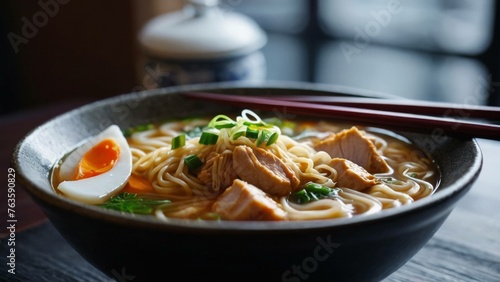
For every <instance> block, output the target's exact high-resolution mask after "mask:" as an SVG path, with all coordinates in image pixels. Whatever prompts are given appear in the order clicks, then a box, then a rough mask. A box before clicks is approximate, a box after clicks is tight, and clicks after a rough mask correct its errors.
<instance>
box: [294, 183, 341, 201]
mask: <svg viewBox="0 0 500 282" xmlns="http://www.w3.org/2000/svg"><path fill="white" fill-rule="evenodd" d="M339 191H341V190H340V189H339V188H330V187H327V186H324V185H321V184H318V183H313V182H308V183H306V184H305V185H304V188H303V189H301V190H299V191H297V192H295V193H292V194H291V195H290V200H291V201H292V202H294V203H297V204H306V203H309V202H312V201H317V200H319V199H326V198H330V199H331V198H336V197H338V196H339Z"/></svg>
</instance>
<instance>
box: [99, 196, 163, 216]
mask: <svg viewBox="0 0 500 282" xmlns="http://www.w3.org/2000/svg"><path fill="white" fill-rule="evenodd" d="M168 203H170V201H169V200H152V199H145V198H138V197H137V194H133V193H127V192H124V193H120V194H118V195H116V196H114V197H111V198H110V199H109V200H108V201H107V202H106V203H104V204H102V205H101V206H102V207H103V208H106V209H112V210H117V211H122V212H128V213H133V214H151V213H153V211H154V209H155V208H156V207H157V206H159V205H163V204H168Z"/></svg>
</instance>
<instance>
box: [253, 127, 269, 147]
mask: <svg viewBox="0 0 500 282" xmlns="http://www.w3.org/2000/svg"><path fill="white" fill-rule="evenodd" d="M271 134H272V133H271V131H269V130H265V129H264V130H262V131H261V133H260V135H259V138H258V139H257V144H256V145H257V147H259V146H260V144H262V143H264V142H267V140H269V137H270V136H271Z"/></svg>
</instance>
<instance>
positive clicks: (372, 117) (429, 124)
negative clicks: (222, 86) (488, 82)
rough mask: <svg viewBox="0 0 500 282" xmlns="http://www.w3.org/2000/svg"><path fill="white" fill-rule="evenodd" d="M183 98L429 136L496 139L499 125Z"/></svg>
mask: <svg viewBox="0 0 500 282" xmlns="http://www.w3.org/2000/svg"><path fill="white" fill-rule="evenodd" d="M183 95H184V96H185V97H188V98H192V99H197V100H205V101H213V102H219V103H225V104H229V105H234V106H238V107H245V108H255V109H261V110H274V111H278V112H282V113H293V114H303V115H309V116H318V117H329V118H335V119H339V120H345V121H350V122H356V123H362V124H365V125H371V126H378V127H386V128H391V129H397V130H406V131H418V132H425V133H431V134H441V135H442V134H449V135H454V136H461V137H471V138H486V139H493V140H500V126H499V125H492V124H486V123H479V122H471V121H464V120H458V119H451V118H443V117H435V116H429V115H419V114H414V113H412V114H409V113H400V112H394V111H382V110H371V109H364V108H356V107H346V106H336V105H325V104H316V103H306V102H296V101H288V100H282V99H274V98H269V97H257V96H238V95H227V94H216V93H206V92H186V93H184V94H183Z"/></svg>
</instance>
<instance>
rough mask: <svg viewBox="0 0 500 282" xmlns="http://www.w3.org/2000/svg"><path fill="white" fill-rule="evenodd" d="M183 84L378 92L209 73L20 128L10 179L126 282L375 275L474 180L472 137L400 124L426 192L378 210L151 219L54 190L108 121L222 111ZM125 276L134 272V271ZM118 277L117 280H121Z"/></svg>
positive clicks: (431, 228) (402, 257)
mask: <svg viewBox="0 0 500 282" xmlns="http://www.w3.org/2000/svg"><path fill="white" fill-rule="evenodd" d="M188 90H200V91H211V92H218V93H226V94H231V93H234V94H240V95H273V94H286V95H305V94H316V95H349V96H352V95H354V96H371V97H380V98H384V97H383V95H379V94H376V93H369V92H365V91H360V90H355V89H349V88H345V87H338V86H324V85H314V84H302V83H300V84H289V83H286V84H281V85H280V84H279V83H267V84H258V85H249V84H241V83H217V84H204V85H197V86H183V87H173V88H164V89H159V90H153V91H147V92H138V93H131V94H126V95H122V96H117V97H113V98H109V99H106V100H102V101H99V102H95V103H92V104H89V105H86V106H83V107H81V108H79V109H76V110H73V111H70V112H68V113H66V114H63V115H61V116H59V117H57V118H55V119H53V120H50V121H49V122H47V123H45V124H43V125H41V126H40V127H38V128H36V129H35V130H33V131H32V132H31V133H29V134H28V135H27V136H26V137H25V139H23V140H22V141H20V142H19V144H18V146H17V147H16V149H15V152H14V154H13V159H12V162H13V166H14V168H15V169H16V171H17V173H18V179H19V181H20V182H21V183H20V184H22V185H23V186H24V187H25V188H26V189H27V191H28V192H29V194H30V195H31V196H32V197H33V198H34V200H35V201H36V202H37V203H38V204H39V205H40V206H41V207H42V208H43V210H44V212H45V213H46V215H47V216H48V218H49V219H50V221H51V222H52V223H53V224H54V226H55V227H56V228H57V229H58V230H59V232H60V233H61V234H62V235H63V236H64V238H66V239H67V241H68V242H69V243H70V244H71V245H72V246H73V247H74V248H75V249H76V250H77V251H78V252H79V253H80V254H81V255H82V256H83V257H84V258H86V259H87V260H88V261H89V262H90V263H91V264H93V265H94V266H95V267H96V268H98V269H99V270H101V271H102V272H104V273H105V274H107V275H108V276H110V277H113V278H117V277H116V276H115V275H117V274H120V275H121V274H125V275H126V277H121V278H122V279H129V281H157V279H158V278H162V280H165V281H166V280H172V279H173V278H174V277H180V278H182V279H181V280H182V281H290V282H292V281H294V282H295V281H344V280H349V281H371V280H373V281H378V280H381V279H383V278H385V277H387V276H388V275H390V274H391V273H392V272H394V271H395V270H397V269H398V268H399V267H401V266H402V265H403V264H405V263H406V262H407V261H408V260H409V259H410V258H411V257H412V256H414V255H415V254H416V253H417V252H418V251H419V250H420V249H421V248H422V247H423V246H424V245H425V244H426V242H427V241H428V240H429V239H430V238H431V237H432V236H433V234H434V233H435V232H436V231H437V229H438V228H439V227H440V226H441V224H442V223H443V221H444V220H445V219H446V218H447V216H448V214H449V213H450V212H451V211H452V209H453V208H454V206H455V204H456V202H457V201H458V200H459V199H460V198H461V197H463V196H464V195H465V194H466V192H467V191H468V190H469V189H470V187H471V185H472V183H473V182H474V181H475V180H476V178H477V176H478V174H479V172H480V170H481V164H482V156H481V152H480V149H479V147H478V144H477V143H476V141H475V140H472V139H455V138H451V137H447V136H444V137H443V136H439V138H437V137H436V136H431V135H426V134H422V133H410V132H398V133H399V134H401V135H403V136H406V137H407V138H409V139H410V140H413V141H414V142H415V143H416V144H419V145H420V146H421V147H422V148H423V149H424V150H425V151H427V152H428V153H429V154H430V155H431V156H432V157H433V158H434V159H435V160H436V162H437V164H438V165H439V167H440V169H441V173H442V179H441V183H440V186H439V188H438V190H437V191H436V193H435V194H433V195H432V196H431V197H428V198H424V199H422V200H419V201H417V202H415V203H413V204H411V205H408V206H404V207H401V208H397V209H391V210H385V211H382V212H380V213H378V214H373V215H369V216H359V217H354V218H348V219H336V220H324V221H296V222H272V223H266V222H229V221H226V222H203V221H187V220H171V221H170V222H168V223H166V222H159V221H157V220H155V219H154V218H152V217H148V216H131V215H128V214H121V213H118V212H113V211H108V210H104V209H102V208H99V207H94V206H88V205H84V204H81V203H77V202H74V201H72V200H69V199H67V198H64V197H61V196H59V195H56V194H55V193H54V191H53V190H52V188H51V185H50V182H49V175H50V171H51V168H52V167H53V165H54V164H55V163H56V162H57V161H58V160H59V159H60V158H61V157H62V156H63V154H64V153H66V152H68V151H69V150H71V149H72V148H74V147H75V145H76V144H77V143H78V142H80V141H81V140H82V139H84V138H86V137H89V136H91V135H94V134H97V133H98V132H99V131H101V130H103V129H104V128H106V127H107V126H109V125H110V124H117V125H119V126H120V127H121V128H122V129H123V128H128V127H131V126H135V125H139V124H144V123H148V122H154V121H160V120H164V119H165V118H167V117H169V118H170V117H172V118H177V117H186V116H190V115H198V114H210V115H214V114H218V113H226V112H228V111H229V110H231V109H232V107H229V106H221V105H218V104H211V103H207V102H203V101H193V100H187V99H185V98H183V97H182V96H181V95H179V93H181V92H183V91H188ZM132 278H133V279H132ZM125 281H127V280H125Z"/></svg>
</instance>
